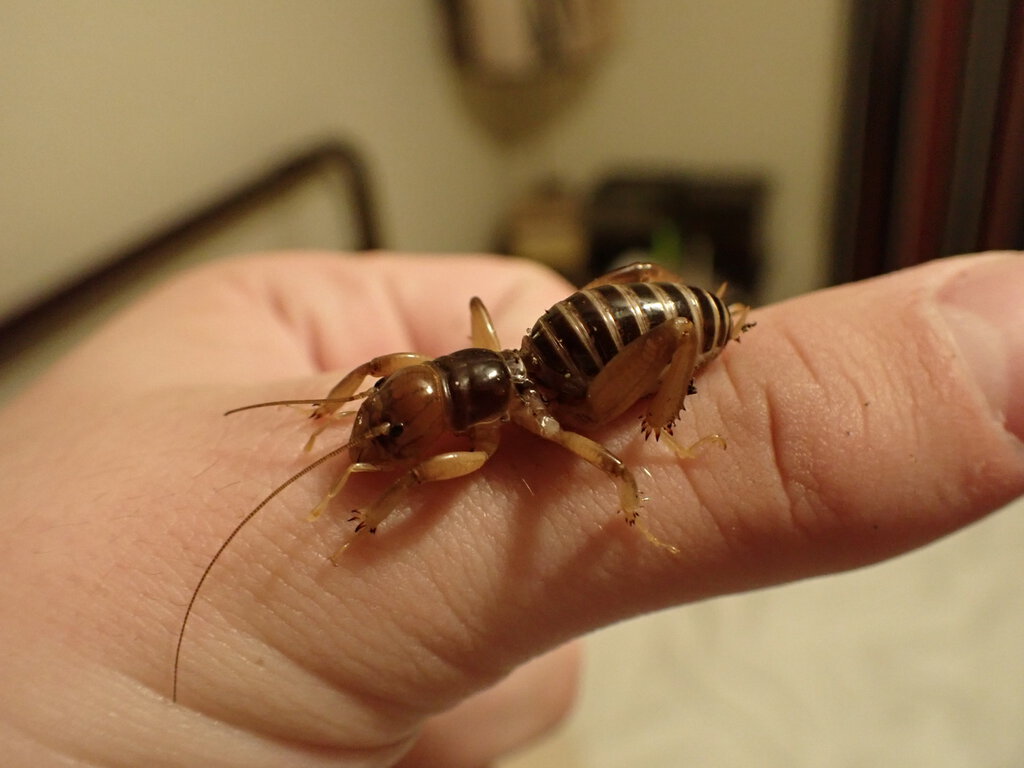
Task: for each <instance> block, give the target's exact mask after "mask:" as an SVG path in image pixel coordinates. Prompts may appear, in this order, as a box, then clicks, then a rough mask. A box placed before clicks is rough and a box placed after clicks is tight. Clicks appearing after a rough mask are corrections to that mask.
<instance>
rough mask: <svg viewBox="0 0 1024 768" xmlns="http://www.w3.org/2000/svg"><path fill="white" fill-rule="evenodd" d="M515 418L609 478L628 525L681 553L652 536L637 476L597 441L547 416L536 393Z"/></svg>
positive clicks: (663, 546) (663, 545)
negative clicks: (644, 517) (643, 517)
mask: <svg viewBox="0 0 1024 768" xmlns="http://www.w3.org/2000/svg"><path fill="white" fill-rule="evenodd" d="M512 418H513V419H514V420H515V422H516V423H517V424H519V425H520V426H521V427H523V428H524V429H526V430H528V431H530V432H533V433H534V434H536V435H539V436H540V437H543V438H544V439H545V440H550V441H551V442H553V443H557V444H558V445H560V446H562V447H563V448H565V449H567V450H569V451H572V452H573V453H575V454H576V455H577V456H579V457H580V458H581V459H583V460H584V461H586V462H587V463H588V464H591V465H592V466H594V467H596V468H597V469H599V470H601V471H602V472H604V473H605V474H606V475H608V476H609V477H610V478H611V479H612V480H614V481H615V484H616V485H617V486H618V489H619V508H620V509H621V510H622V513H623V514H624V515H625V516H626V522H627V523H628V524H629V525H631V526H635V527H636V528H637V529H638V530H639V531H640V532H641V533H642V534H643V535H644V537H645V538H646V539H647V540H648V541H650V542H651V543H652V544H655V545H656V546H659V547H662V548H663V549H667V550H668V551H670V552H672V553H673V554H677V553H678V552H679V550H678V549H677V548H676V547H674V546H672V545H671V544H667V543H665V542H664V541H662V540H661V539H659V538H658V537H657V536H655V535H654V534H653V533H651V531H650V530H649V529H648V528H647V526H646V525H644V524H643V522H642V521H641V520H640V511H639V507H640V491H639V490H638V489H637V485H636V479H635V478H634V477H633V473H632V472H631V471H630V470H629V467H627V466H626V464H625V462H623V461H622V459H620V458H619V457H618V456H616V455H615V454H614V453H612V452H611V451H609V450H608V449H607V448H605V447H604V446H603V445H601V444H600V443H599V442H597V441H596V440H591V439H590V438H589V437H585V436H583V435H581V434H579V433H578V432H571V431H569V430H567V429H562V427H561V425H560V424H559V423H558V421H557V420H556V419H555V418H554V416H552V415H551V414H550V413H548V412H547V408H546V406H545V405H544V404H543V403H542V402H541V400H540V398H539V396H536V394H535V393H533V394H532V395H531V394H528V395H527V396H526V398H524V401H523V402H522V403H521V404H520V406H519V407H518V408H515V409H513V412H512Z"/></svg>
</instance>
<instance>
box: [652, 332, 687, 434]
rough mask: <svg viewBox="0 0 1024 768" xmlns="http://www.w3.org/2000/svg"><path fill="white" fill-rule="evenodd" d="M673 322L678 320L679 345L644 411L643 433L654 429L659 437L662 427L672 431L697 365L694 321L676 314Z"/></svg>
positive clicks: (677, 340) (677, 342)
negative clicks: (677, 316) (676, 316)
mask: <svg viewBox="0 0 1024 768" xmlns="http://www.w3.org/2000/svg"><path fill="white" fill-rule="evenodd" d="M680 320H682V322H681V323H680V322H679V321H680ZM674 322H676V323H679V324H678V333H677V336H676V348H675V350H674V351H673V353H672V362H670V363H669V365H668V368H667V369H666V370H665V373H664V374H663V375H662V377H661V382H660V383H659V384H658V389H657V391H656V392H655V393H654V397H653V398H651V402H650V405H649V406H648V407H647V413H646V414H645V415H644V419H643V424H642V426H641V429H643V432H644V437H647V436H649V435H650V434H651V433H652V432H653V433H654V437H655V439H657V438H658V437H659V436H660V435H661V432H662V430H665V431H666V432H668V433H669V434H672V426H673V424H674V423H675V420H676V419H677V418H679V412H680V411H682V410H683V404H684V401H685V400H686V396H687V395H688V394H689V393H690V382H692V381H693V373H694V371H695V370H696V368H697V335H696V334H695V333H694V332H693V323H691V322H690V321H689V320H684V319H682V318H676V320H675V321H674Z"/></svg>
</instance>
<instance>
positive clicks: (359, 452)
mask: <svg viewBox="0 0 1024 768" xmlns="http://www.w3.org/2000/svg"><path fill="white" fill-rule="evenodd" d="M723 291H724V286H723V288H722V289H720V290H719V291H718V292H717V293H710V292H709V291H706V290H704V289H702V288H695V287H691V286H687V285H684V284H683V283H682V282H681V281H680V280H679V278H678V277H676V276H675V275H673V274H672V273H670V272H668V271H667V270H665V269H664V268H663V267H660V266H658V265H656V264H650V263H638V264H632V265H629V266H626V267H622V268H620V269H617V270H615V271H613V272H610V273H608V274H606V275H604V276H602V277H599V278H597V279H596V280H594V281H593V282H591V283H589V284H587V285H585V286H584V287H583V288H581V289H580V290H579V291H577V292H575V293H573V294H572V295H571V296H569V297H568V298H567V299H564V300H563V301H560V302H558V303H557V304H555V305H554V306H553V307H551V308H550V309H549V310H548V311H547V312H545V313H544V314H543V315H542V316H541V318H540V319H539V320H538V321H537V322H536V323H535V324H534V326H533V328H532V329H531V330H530V331H529V332H528V333H527V335H526V336H525V337H524V338H523V341H522V345H521V346H520V348H519V349H515V350H510V349H502V348H501V345H500V343H499V341H498V336H497V333H496V332H495V330H494V325H493V323H492V322H491V318H490V315H489V313H488V312H487V309H486V308H485V306H484V304H483V302H481V301H480V299H478V298H473V299H472V300H471V301H470V317H471V326H472V341H473V344H474V346H473V347H471V348H469V349H463V350H459V351H457V352H453V353H452V354H449V355H443V356H441V357H438V358H435V359H430V358H427V357H426V356H424V355H419V354H415V353H411V352H398V353H393V354H387V355H381V356H379V357H375V358H373V359H372V360H369V361H368V362H365V363H363V364H362V365H360V366H358V367H356V368H355V369H353V370H352V371H351V372H349V373H348V374H347V375H346V376H345V377H344V378H342V379H341V381H339V382H338V383H337V384H336V385H335V386H334V387H333V388H332V389H331V391H330V392H329V393H328V394H327V395H326V396H325V397H323V398H320V399H316V400H279V401H273V402H268V403H256V404H254V405H248V406H243V407H242V408H236V409H234V410H231V411H228V413H229V414H230V413H237V412H238V411H243V410H248V409H251V408H263V407H269V406H275V405H312V406H315V407H314V410H313V412H312V413H311V414H310V417H311V418H312V419H313V420H315V421H318V422H320V424H319V425H318V427H317V428H316V429H315V430H314V432H313V434H312V435H311V436H310V438H309V440H308V442H307V443H306V449H307V450H309V449H311V448H312V447H313V444H314V441H315V440H316V437H317V436H318V435H319V434H320V433H321V432H323V430H324V429H325V428H326V426H327V425H328V424H329V423H330V421H331V420H334V419H337V418H340V417H344V416H350V415H354V416H355V420H354V422H353V425H352V431H351V434H350V436H349V441H348V442H347V443H345V444H344V445H342V446H339V447H337V448H334V449H332V450H330V451H329V452H328V453H326V454H325V455H323V456H321V457H320V458H319V459H317V460H316V461H314V462H313V463H311V464H309V465H308V466H306V467H304V468H303V469H302V470H300V471H299V472H297V473H296V474H294V475H292V476H291V477H290V478H288V479H287V480H286V481H285V482H284V483H282V484H281V485H279V486H278V487H277V488H275V489H274V490H273V491H272V492H271V493H270V494H269V495H268V496H267V497H266V498H265V499H263V501H261V502H260V503H259V504H258V505H257V506H256V507H255V508H254V509H253V510H251V511H250V512H249V513H248V514H247V515H246V516H245V517H244V518H242V520H241V522H239V523H238V525H236V526H235V528H234V529H233V530H232V532H231V533H230V534H229V535H228V536H227V538H226V539H225V540H224V541H223V543H222V544H221V546H220V548H219V549H218V550H217V551H216V552H215V553H214V555H213V557H212V558H211V559H210V561H209V563H208V564H207V566H206V569H205V570H204V571H203V574H202V576H201V577H200V579H199V582H198V583H197V584H196V587H195V589H194V590H193V592H192V596H191V599H190V600H189V603H188V605H187V607H186V609H185V615H184V618H183V619H182V623H181V627H180V630H179V633H178V642H177V647H176V649H175V655H174V681H173V688H172V699H174V700H176V699H177V693H178V668H179V662H180V659H181V648H182V642H183V640H184V637H185V629H186V627H187V625H188V620H189V617H190V616H191V615H192V609H193V607H194V606H195V602H196V598H197V597H198V595H199V591H200V589H201V588H202V586H203V583H204V582H205V581H206V578H207V576H208V575H209V573H210V570H211V569H212V568H213V566H214V564H215V563H216V562H217V560H218V559H219V558H220V556H221V555H222V554H223V553H224V551H225V549H227V547H228V545H229V544H230V543H231V541H232V540H233V539H234V538H235V536H236V535H237V534H238V533H239V531H241V530H242V528H243V527H245V525H246V524H247V523H248V522H249V521H250V520H252V519H253V517H255V516H256V514H257V513H258V512H259V511H260V510H262V509H263V508H264V507H265V506H266V505H267V504H268V503H269V502H270V501H271V500H272V499H273V498H274V497H276V496H277V495H278V494H279V493H281V492H282V491H283V490H284V489H285V488H287V487H288V486H290V485H291V484H292V483H294V482H295V481H296V480H298V479H299V478H301V477H303V476H304V475H306V474H307V473H308V472H310V471H312V470H313V469H315V468H317V467H319V466H320V465H321V464H323V463H325V462H327V461H329V460H330V459H332V458H334V457H336V456H339V455H341V454H342V453H344V452H345V451H348V453H349V457H350V459H351V461H350V463H349V465H348V467H347V468H346V469H345V470H344V472H343V473H342V474H341V476H340V477H339V478H338V480H337V481H336V482H335V483H334V485H333V486H332V487H331V488H330V490H329V491H328V492H327V494H326V495H325V496H324V497H323V499H322V500H321V501H320V502H319V503H318V504H317V505H316V507H314V509H313V511H312V517H317V516H319V515H320V514H321V513H322V512H323V511H324V510H325V509H326V507H327V505H328V503H329V502H330V501H331V500H332V499H333V498H334V497H336V496H337V495H338V494H339V493H340V492H341V491H342V489H343V488H344V487H345V484H346V483H347V482H348V480H349V478H350V477H351V476H352V475H353V474H354V473H359V472H382V471H388V472H400V473H401V474H400V475H399V476H398V478H397V479H396V480H395V481H394V482H392V484H391V485H390V486H388V488H387V489H386V490H385V491H384V493H383V494H381V495H380V496H379V497H378V498H377V499H376V501H374V502H373V503H372V504H370V505H369V506H368V507H366V508H364V509H356V510H353V511H352V516H351V517H350V518H349V520H350V521H351V522H355V523H356V526H355V533H356V534H359V533H362V532H369V533H374V532H376V530H377V526H378V525H380V523H381V522H382V521H383V520H384V519H385V518H386V517H387V516H388V515H389V514H390V513H391V512H392V511H394V510H395V509H396V508H398V507H399V506H400V505H401V503H402V501H403V498H404V497H405V495H406V494H407V492H408V491H409V490H410V489H412V488H413V487H415V486H417V485H420V484H422V483H430V482H436V481H439V480H448V479H451V478H456V477H462V476H464V475H468V474H470V473H472V472H475V471H477V470H478V469H480V468H481V467H482V466H483V465H484V464H485V463H486V462H487V461H488V460H489V459H490V458H491V456H492V455H493V454H494V452H495V451H496V450H497V448H498V443H499V440H500V435H501V428H502V424H503V423H506V422H509V421H511V422H513V423H514V424H517V425H518V426H520V427H522V428H523V429H525V430H527V431H528V432H532V433H533V434H535V435H538V436H540V437H541V438H543V439H545V440H549V441H551V442H553V443H556V444H558V445H560V446H562V447H563V448H566V449H567V450H569V451H571V452H572V453H574V454H576V455H577V456H578V457H580V458H581V459H583V460H584V461H586V462H588V463H590V464H592V465H593V466H594V467H596V468H597V469H599V470H600V471H602V472H604V473H605V474H606V475H608V477H609V478H611V479H612V480H613V481H614V482H615V484H616V486H617V488H618V496H619V509H620V510H621V511H622V512H623V514H624V515H625V517H626V522H627V523H629V525H630V526H636V527H637V528H638V529H639V530H640V531H641V532H642V533H643V534H644V536H645V537H646V538H647V539H648V540H649V541H650V542H652V543H653V544H655V545H657V546H659V547H662V548H664V549H667V550H669V551H671V552H673V553H675V552H678V550H677V549H676V548H675V547H673V546H672V545H670V544H667V543H665V542H663V541H661V540H660V539H658V538H657V537H655V536H654V534H653V533H651V532H650V531H649V530H648V529H647V527H646V526H645V525H643V524H642V523H641V522H640V517H639V507H640V502H641V495H640V492H639V490H638V488H637V483H636V480H635V478H634V477H633V473H632V472H631V471H630V469H629V468H628V467H627V466H626V465H625V463H623V461H622V460H621V459H619V458H618V457H617V456H616V455H615V454H613V453H612V452H611V451H609V450H608V449H607V448H606V447H605V446H603V445H602V444H601V443H599V442H597V441H595V440H592V439H590V438H588V437H586V436H585V435H583V434H581V431H586V430H587V429H589V428H593V427H596V426H600V425H602V424H606V423H608V422H610V421H613V420H614V419H616V418H617V417H619V416H621V415H622V414H623V413H625V412H626V411H627V410H628V409H629V408H631V407H632V406H633V405H634V404H635V403H637V402H638V401H640V400H643V399H645V398H646V399H647V404H646V408H645V410H644V413H643V416H642V420H641V429H642V431H643V434H644V437H645V438H647V437H649V436H650V435H654V436H655V438H656V439H658V438H665V441H666V442H667V443H668V444H669V446H670V447H671V448H672V449H673V450H674V451H675V452H676V453H677V454H678V455H679V456H680V457H684V458H688V457H690V456H691V455H692V450H693V449H694V448H695V447H696V446H697V445H699V444H701V443H705V442H717V443H720V444H721V445H722V446H723V447H724V445H725V441H724V440H723V439H722V438H721V437H719V436H718V435H708V436H706V437H704V438H702V439H701V440H699V441H697V443H695V444H694V445H692V446H690V447H688V448H685V447H682V446H680V445H678V444H677V443H676V442H675V441H674V440H673V439H672V437H671V435H672V431H673V426H674V424H675V421H676V419H677V418H678V416H679V413H680V411H682V410H683V403H684V400H685V399H686V397H687V395H689V394H693V393H694V392H695V391H696V390H695V389H694V386H693V377H694V374H695V373H696V371H697V370H698V369H700V368H701V367H702V366H703V365H705V364H706V363H707V362H709V361H710V360H712V359H714V358H715V357H717V356H718V355H719V354H720V353H721V351H722V350H723V349H724V348H725V345H726V344H727V343H728V342H729V341H731V340H735V339H738V338H739V336H740V335H741V334H742V333H743V332H744V331H746V330H748V329H749V328H750V327H752V325H753V324H751V323H748V322H747V315H748V312H749V307H747V306H745V305H743V304H731V305H726V304H725V303H724V301H723V299H722V293H723ZM367 377H375V378H377V381H376V383H375V384H374V386H372V387H371V388H370V389H367V390H364V391H359V387H360V386H361V385H362V384H363V382H364V381H365V380H366V378H367ZM353 400H362V401H363V402H362V405H361V406H360V407H359V409H358V411H356V412H354V414H353V413H352V412H342V411H341V408H342V407H343V405H344V404H345V403H348V402H351V401H353ZM578 430H579V431H578ZM450 435H458V436H465V437H466V438H468V441H469V447H468V450H460V451H447V452H442V453H433V452H432V451H433V450H434V449H435V445H436V444H437V443H438V441H439V440H440V439H441V438H443V437H445V436H450ZM349 544H351V539H350V540H349V541H347V542H346V543H345V544H344V545H343V546H342V547H341V549H339V550H338V552H337V553H335V555H334V556H333V557H332V559H336V558H337V557H338V556H339V555H340V554H341V552H343V551H344V550H345V548H347V547H348V546H349Z"/></svg>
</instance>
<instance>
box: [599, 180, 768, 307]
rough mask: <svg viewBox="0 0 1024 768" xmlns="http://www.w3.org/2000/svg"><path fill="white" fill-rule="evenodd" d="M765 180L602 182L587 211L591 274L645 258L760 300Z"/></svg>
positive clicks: (690, 277) (702, 282) (690, 278)
mask: <svg viewBox="0 0 1024 768" xmlns="http://www.w3.org/2000/svg"><path fill="white" fill-rule="evenodd" d="M767 190H768V183H767V181H766V180H765V179H763V178H760V177H757V176H749V177H730V176H715V175H703V174H686V173H639V172H636V173H618V174H615V175H613V176H609V177H608V178H606V179H605V180H604V181H602V182H600V183H599V184H598V185H597V187H596V189H595V190H594V192H593V194H592V195H591V198H590V201H589V204H588V207H587V213H586V222H587V231H588V235H589V239H590V244H589V251H590V265H589V272H590V274H591V275H599V274H602V273H604V272H606V271H608V269H610V268H612V267H614V266H617V265H618V264H620V263H622V262H623V261H626V262H628V261H636V260H637V259H640V258H650V259H652V260H655V261H659V262H661V263H663V264H664V265H665V266H667V267H669V268H670V269H672V270H674V271H676V272H677V273H679V274H681V275H682V276H683V277H684V278H686V279H687V280H688V281H690V282H693V283H695V284H700V285H703V286H704V287H710V288H712V289H714V288H716V287H717V284H712V283H715V282H716V281H721V280H727V281H729V284H730V286H731V288H732V289H733V292H732V293H731V295H733V296H736V297H737V298H738V296H737V294H740V293H741V294H742V297H743V298H747V299H750V298H752V297H755V296H756V295H757V289H758V280H759V278H760V275H761V269H762V263H763V255H764V254H763V248H764V246H763V242H762V219H763V211H764V206H765V200H766V198H767Z"/></svg>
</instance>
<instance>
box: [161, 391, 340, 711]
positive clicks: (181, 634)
mask: <svg viewBox="0 0 1024 768" xmlns="http://www.w3.org/2000/svg"><path fill="white" fill-rule="evenodd" d="M313 402H324V401H323V400H318V401H313ZM274 404H275V403H271V405H274ZM250 407H256V406H250ZM237 410H244V409H237ZM229 413H230V411H229ZM350 445H351V443H345V444H344V445H342V446H339V447H337V448H334V449H332V450H330V451H328V452H327V453H325V454H324V455H323V456H321V457H320V458H319V459H317V460H316V461H314V462H312V463H310V464H307V465H306V466H305V467H303V468H302V469H300V470H299V471H298V472H296V473H295V474H294V475H292V476H291V477H289V478H288V479H287V480H285V481H284V482H283V483H281V484H280V485H279V486H277V488H275V489H274V490H272V491H271V492H270V493H269V494H268V495H267V497H266V498H265V499H263V501H261V502H260V503H259V504H257V505H256V506H255V508H253V510H252V511H251V512H249V514H247V515H246V516H245V517H243V518H242V519H241V521H240V522H239V523H238V525H236V526H235V527H234V529H232V531H231V533H229V534H228V537H227V538H226V539H224V541H223V543H221V545H220V547H219V548H218V549H217V551H216V552H215V553H214V554H213V557H211V558H210V562H209V563H207V564H206V569H205V570H204V571H203V575H202V576H200V577H199V583H198V584H196V588H195V589H194V590H192V597H191V598H190V599H189V601H188V606H186V608H185V616H184V618H183V619H182V620H181V628H180V629H179V630H178V644H177V646H176V648H175V649H174V679H173V682H172V684H171V701H177V700H178V665H179V662H180V661H181V646H182V642H183V641H184V639H185V629H186V628H187V627H188V620H189V618H191V616H192V608H193V607H194V606H195V604H196V598H198V597H199V590H201V589H202V588H203V584H204V583H205V582H206V577H207V576H209V575H210V571H211V570H212V569H213V566H214V564H215V563H216V562H217V561H218V560H219V559H220V556H221V555H223V554H224V550H226V549H227V548H228V545H229V544H230V543H231V542H232V541H233V540H234V538H235V536H237V535H238V534H239V532H240V531H241V530H242V529H243V528H244V527H245V526H246V525H247V524H248V523H249V521H250V520H252V519H253V518H254V517H256V514H257V513H258V512H259V511H260V510H261V509H263V508H264V507H265V506H267V504H269V503H270V502H271V500H273V499H274V497H276V496H277V495H278V494H279V493H281V491H283V490H284V489H285V488H287V487H288V486H289V485H291V484H292V483H294V482H295V481H296V480H298V479H299V478H301V477H303V476H305V475H306V474H308V473H309V472H312V471H313V470H314V469H316V468H317V467H319V466H320V465H321V464H323V463H324V462H326V461H329V460H331V459H333V458H334V457H335V456H337V455H338V454H340V453H341V452H342V451H344V450H346V449H347V448H348V447H349V446H350Z"/></svg>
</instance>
